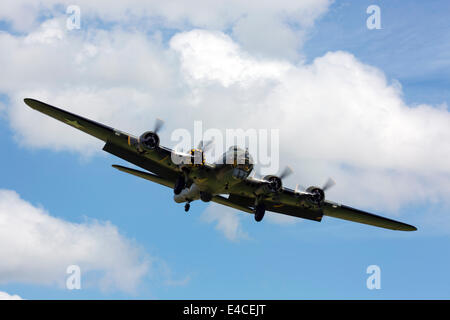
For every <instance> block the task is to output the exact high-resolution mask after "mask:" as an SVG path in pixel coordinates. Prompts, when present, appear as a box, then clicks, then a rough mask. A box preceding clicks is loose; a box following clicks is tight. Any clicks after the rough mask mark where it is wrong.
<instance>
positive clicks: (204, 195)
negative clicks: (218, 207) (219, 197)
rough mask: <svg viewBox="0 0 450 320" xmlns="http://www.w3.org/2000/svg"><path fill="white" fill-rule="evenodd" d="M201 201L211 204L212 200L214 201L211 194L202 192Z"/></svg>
mask: <svg viewBox="0 0 450 320" xmlns="http://www.w3.org/2000/svg"><path fill="white" fill-rule="evenodd" d="M200 199H201V200H202V201H203V202H210V201H211V199H212V195H211V194H210V193H208V192H203V191H200Z"/></svg>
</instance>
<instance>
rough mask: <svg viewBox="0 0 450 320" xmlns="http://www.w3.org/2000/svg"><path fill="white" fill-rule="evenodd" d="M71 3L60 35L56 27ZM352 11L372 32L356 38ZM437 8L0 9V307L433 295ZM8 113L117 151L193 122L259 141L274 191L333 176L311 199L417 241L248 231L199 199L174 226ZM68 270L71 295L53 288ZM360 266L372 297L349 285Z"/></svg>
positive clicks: (152, 5) (341, 4)
mask: <svg viewBox="0 0 450 320" xmlns="http://www.w3.org/2000/svg"><path fill="white" fill-rule="evenodd" d="M71 5H75V6H78V8H79V9H80V13H81V16H80V28H79V29H77V28H68V27H67V20H68V19H71V15H72V13H71V12H72V11H70V10H69V13H67V12H66V11H67V8H68V7H69V6H71ZM371 5H377V6H378V7H379V9H380V13H381V14H380V21H381V28H380V29H369V28H368V27H367V23H366V21H367V19H368V18H369V17H370V16H371V14H368V13H367V8H368V7H369V6H371ZM449 9H450V4H449V3H448V2H446V1H436V0H434V1H433V0H430V1H426V2H424V1H413V0H406V1H398V0H390V1H380V0H370V1H366V0H363V1H357V2H356V1H329V0H320V1H317V0H305V1H288V0H282V1H276V2H272V1H263V2H258V4H257V5H256V3H247V2H242V1H228V2H225V1H214V2H211V1H203V0H196V1H190V2H189V5H187V3H186V2H182V1H173V2H164V3H161V2H160V1H146V2H145V3H144V2H143V1H127V2H119V3H114V4H112V3H110V2H108V1H96V2H95V3H93V2H91V1H84V0H79V1H76V2H72V1H60V0H42V1H23V0H21V1H2V2H1V4H0V48H1V50H0V66H1V71H2V72H1V77H0V146H1V149H2V150H3V153H2V157H0V177H1V179H0V243H1V244H2V245H1V246H0V299H5V298H6V299H8V298H13V299H20V298H22V299H448V298H449V294H450V275H449V274H448V269H449V267H450V257H449V255H448V243H449V240H450V200H449V199H450V197H449V193H450V161H449V159H450V112H449V108H448V103H449V101H450V89H449V88H450V86H449V85H450V83H449V75H450V47H449V44H450V25H449V22H448V17H447V16H446V13H447V12H448V10H449ZM70 21H72V20H70ZM70 21H69V22H70ZM72 22H73V21H72ZM69 24H70V23H69ZM26 97H29V98H35V99H39V100H42V101H45V102H47V103H49V104H52V105H55V106H58V107H61V108H64V109H66V110H69V111H71V112H74V113H77V114H80V115H83V116H85V117H88V118H91V119H93V120H96V121H98V122H101V123H104V124H107V125H109V126H113V127H115V128H117V129H120V130H122V131H126V132H129V133H132V134H134V135H139V134H141V133H143V132H144V131H146V130H149V129H151V128H152V127H153V124H154V122H155V119H156V118H161V119H164V120H165V127H164V129H163V130H162V131H161V132H160V138H161V144H163V145H165V146H168V147H173V146H174V145H175V142H174V141H172V140H171V133H172V132H173V131H174V130H176V129H179V128H185V129H187V130H190V131H192V130H193V128H194V121H195V120H201V121H202V122H203V126H204V127H205V128H216V129H219V130H222V131H224V130H226V129H229V128H231V129H237V128H243V129H248V128H255V129H278V130H279V136H280V155H279V156H280V166H281V167H283V166H285V165H289V166H290V167H291V168H292V169H293V171H294V173H293V174H292V175H291V176H289V177H288V178H287V179H285V180H284V181H283V182H284V184H285V185H286V186H289V187H295V185H296V184H300V185H304V186H309V185H321V184H322V183H323V182H325V181H326V179H327V178H328V177H333V179H334V180H335V181H336V182H337V184H336V186H334V187H333V188H332V189H330V191H328V192H327V195H326V196H327V199H330V200H333V201H338V202H341V203H344V204H347V205H351V206H354V207H358V208H361V209H363V210H367V211H370V212H374V213H377V214H381V215H384V216H387V217H391V218H394V219H397V220H400V221H404V222H406V223H408V224H412V225H415V226H417V228H418V231H416V232H395V231H391V230H385V229H378V228H374V227H370V226H366V225H361V224H357V223H351V222H347V221H342V220H337V219H333V218H329V217H324V219H323V220H322V222H320V223H317V222H313V221H306V220H301V219H293V218H289V217H284V216H280V215H276V214H271V213H267V214H266V217H265V218H264V220H263V221H262V222H261V223H256V222H255V221H254V219H253V216H251V215H249V214H247V213H244V212H239V211H237V210H234V209H230V208H224V207H221V206H219V205H217V204H209V203H203V202H200V201H195V202H193V203H192V204H191V210H190V211H189V213H185V212H184V210H183V205H182V204H176V203H175V202H174V201H173V192H172V191H171V190H170V189H168V188H165V187H162V186H159V185H156V184H152V183H150V182H148V181H145V180H142V179H138V178H136V177H133V176H129V175H126V174H124V173H121V172H118V171H117V170H114V169H113V168H112V167H111V165H112V164H121V165H128V164H127V163H126V162H125V161H123V160H121V159H118V158H116V157H114V156H112V155H109V154H106V153H104V152H103V151H102V150H101V149H102V143H101V141H98V140H96V139H95V138H93V137H90V136H88V135H85V134H83V133H82V132H79V131H77V130H75V129H73V128H71V127H68V126H66V125H64V124H61V123H59V122H57V121H56V120H54V119H51V118H48V117H45V116H44V115H42V114H39V113H38V112H36V111H34V110H31V109H30V108H28V107H27V106H26V105H25V104H24V103H23V98H26ZM280 170H281V169H280ZM274 173H276V172H274ZM71 265H77V266H79V267H80V270H81V288H80V289H75V290H69V289H68V288H67V286H66V282H67V279H68V277H69V276H70V275H69V274H68V273H67V272H66V271H67V268H68V267H69V266H71ZM371 265H376V266H378V267H379V270H380V283H381V287H380V289H372V290H370V289H369V288H368V287H367V279H368V278H369V276H370V274H368V273H367V268H368V267H369V266H371Z"/></svg>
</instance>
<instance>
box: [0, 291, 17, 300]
mask: <svg viewBox="0 0 450 320" xmlns="http://www.w3.org/2000/svg"><path fill="white" fill-rule="evenodd" d="M0 300H23V299H22V298H21V297H20V296H18V295H17V294H14V295H10V294H9V293H7V292H4V291H0Z"/></svg>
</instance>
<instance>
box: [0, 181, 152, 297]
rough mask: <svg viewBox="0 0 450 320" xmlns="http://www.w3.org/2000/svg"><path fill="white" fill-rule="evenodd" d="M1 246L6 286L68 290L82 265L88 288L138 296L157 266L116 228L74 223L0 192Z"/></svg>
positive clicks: (1, 278) (0, 261)
mask: <svg viewBox="0 0 450 320" xmlns="http://www.w3.org/2000/svg"><path fill="white" fill-rule="evenodd" d="M0 243H2V244H3V245H2V246H1V247H0V257H1V259H0V283H7V282H21V283H31V284H45V285H57V286H61V287H62V286H64V284H65V282H66V279H67V276H68V275H67V274H66V271H67V267H68V266H70V265H78V266H79V267H80V269H81V281H82V286H97V287H100V288H101V289H103V290H110V289H111V290H123V291H126V292H133V291H135V290H136V289H137V287H138V285H139V283H140V282H141V280H142V279H143V277H144V276H145V275H146V274H147V272H148V270H149V267H150V265H151V262H152V261H151V258H150V257H149V256H147V255H146V254H145V253H144V252H143V251H142V249H141V248H139V246H138V245H137V244H136V243H134V241H132V240H129V239H127V238H125V237H124V236H123V235H121V234H120V233H119V231H118V230H117V227H115V226H114V225H112V224H111V223H109V222H105V223H102V222H98V221H94V220H93V221H87V222H84V223H73V222H68V221H65V220H63V219H60V218H56V217H53V216H51V215H50V214H49V213H48V212H46V211H45V210H44V209H43V208H40V207H36V206H33V205H32V204H30V203H28V202H27V201H25V200H23V199H21V198H20V196H19V195H18V194H17V193H16V192H14V191H11V190H0Z"/></svg>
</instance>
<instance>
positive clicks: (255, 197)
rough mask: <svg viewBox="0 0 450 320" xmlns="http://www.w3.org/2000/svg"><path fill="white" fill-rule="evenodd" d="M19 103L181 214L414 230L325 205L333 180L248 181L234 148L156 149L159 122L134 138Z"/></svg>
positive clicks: (248, 164) (249, 165)
mask: <svg viewBox="0 0 450 320" xmlns="http://www.w3.org/2000/svg"><path fill="white" fill-rule="evenodd" d="M24 102H25V103H26V104H27V105H28V106H29V107H31V108H32V109H35V110H37V111H39V112H42V113H44V114H46V115H48V116H50V117H53V118H55V119H57V120H59V121H62V122H64V123H65V124H67V125H70V126H72V127H74V128H76V129H78V130H81V131H83V132H85V133H87V134H89V135H91V136H94V137H96V138H98V139H100V140H103V141H104V142H105V145H104V147H103V150H104V151H106V152H108V153H110V154H113V155H114V156H117V157H119V158H122V159H124V160H126V161H127V162H130V163H132V164H134V165H135V166H137V167H140V168H142V169H144V170H145V171H141V170H137V169H133V168H128V167H124V166H121V165H112V166H113V167H114V168H115V169H118V170H120V171H122V172H125V173H128V174H131V175H134V176H137V177H140V178H143V179H146V180H149V181H152V182H156V183H158V184H160V185H163V186H166V187H169V188H172V189H173V192H174V201H175V202H177V203H185V211H186V212H187V211H189V208H190V203H191V202H192V201H195V200H202V201H204V202H209V201H213V202H216V203H219V204H221V205H225V206H228V207H231V208H234V209H237V210H241V211H244V212H248V213H250V214H253V215H254V219H255V220H256V221H258V222H259V221H261V220H263V218H264V214H265V212H266V211H271V212H275V213H280V214H284V215H288V216H293V217H298V218H303V219H308V220H312V221H318V222H320V221H322V218H323V216H328V217H334V218H339V219H344V220H348V221H353V222H358V223H362V224H367V225H372V226H376V227H381V228H385V229H391V230H401V231H415V230H417V228H416V227H414V226H412V225H409V224H406V223H403V222H399V221H395V220H392V219H389V218H385V217H382V216H379V215H375V214H372V213H368V212H365V211H362V210H358V209H355V208H352V207H349V206H346V205H343V204H339V203H336V202H333V201H329V200H326V199H325V191H326V190H327V189H328V188H330V187H331V186H332V185H334V181H333V180H332V179H329V180H328V181H327V182H326V183H325V185H324V186H322V187H321V188H320V187H316V186H311V187H309V188H307V189H306V190H299V189H298V187H296V188H295V189H290V188H287V187H284V186H283V183H282V180H283V178H285V177H286V176H288V175H289V174H290V173H292V170H291V169H290V168H289V167H287V168H286V169H285V170H284V171H283V172H282V173H281V174H280V175H279V176H276V175H267V176H265V177H263V178H262V179H260V178H256V177H254V176H252V175H251V173H252V170H253V160H252V158H251V156H250V154H249V152H248V150H244V149H241V148H239V147H237V146H233V147H231V148H230V149H229V150H227V151H226V152H225V153H224V154H223V156H222V158H221V160H222V161H218V162H217V163H207V162H206V161H205V158H204V152H205V150H206V149H207V146H208V145H209V144H210V142H207V143H203V141H201V142H200V144H199V146H198V147H197V148H193V149H191V150H190V152H189V153H183V152H179V151H175V150H172V149H170V148H167V147H164V146H161V145H160V144H159V141H160V139H159V136H158V131H159V130H160V129H161V127H162V124H163V123H162V121H161V120H157V121H156V123H155V128H154V129H153V130H152V131H146V132H144V133H143V134H142V135H141V136H139V137H136V136H133V135H131V134H129V133H126V132H123V131H120V130H117V129H114V128H111V127H109V126H106V125H104V124H101V123H98V122H95V121H93V120H90V119H87V118H84V117H81V116H78V115H75V114H73V113H71V112H68V111H65V110H62V109H60V108H57V107H54V106H51V105H48V104H46V103H44V102H41V101H38V100H35V99H31V98H25V99H24Z"/></svg>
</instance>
